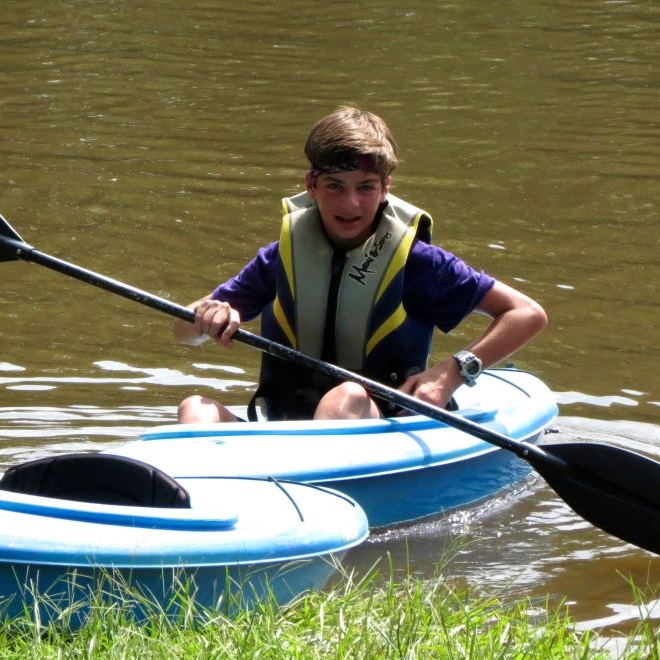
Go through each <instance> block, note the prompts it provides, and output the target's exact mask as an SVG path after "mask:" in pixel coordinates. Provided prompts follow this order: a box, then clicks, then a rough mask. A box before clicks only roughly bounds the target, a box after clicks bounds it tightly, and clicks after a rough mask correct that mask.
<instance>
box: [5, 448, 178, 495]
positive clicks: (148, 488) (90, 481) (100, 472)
mask: <svg viewBox="0 0 660 660" xmlns="http://www.w3.org/2000/svg"><path fill="white" fill-rule="evenodd" d="M0 489H2V490H9V491H12V492H14V493H22V494H24V495H39V496H41V497H55V498H59V499H63V500H74V501H76V502H93V503H97V504H119V505H125V506H146V507H161V508H190V495H189V494H188V491H186V489H185V488H183V487H182V486H180V485H179V484H178V483H177V482H176V481H175V480H174V479H172V477H170V476H169V475H167V474H165V473H164V472H162V471H161V470H159V469H158V468H155V467H154V466H153V465H148V464H147V463H143V462H142V461H138V460H136V459H133V458H127V457H124V456H113V455H112V454H82V453H80V454H64V455H62V456H50V457H47V458H40V459H37V460H34V461H28V462H27V463H21V464H20V465H15V466H13V467H11V468H9V469H8V470H7V471H6V472H5V474H4V475H3V476H2V479H0Z"/></svg>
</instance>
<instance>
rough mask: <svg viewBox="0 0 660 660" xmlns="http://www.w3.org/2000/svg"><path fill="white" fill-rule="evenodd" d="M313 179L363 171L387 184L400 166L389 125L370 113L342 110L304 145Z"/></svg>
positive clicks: (315, 130)
mask: <svg viewBox="0 0 660 660" xmlns="http://www.w3.org/2000/svg"><path fill="white" fill-rule="evenodd" d="M305 155H306V156H307V158H308V159H309V162H310V164H311V174H312V176H318V175H319V174H329V173H332V172H342V171H349V170H356V169H364V170H367V171H369V172H374V173H376V174H378V175H379V176H380V178H381V179H382V180H383V181H384V180H385V179H386V178H387V177H388V176H389V175H390V174H391V173H392V172H393V171H394V169H395V168H396V166H397V165H398V162H399V149H398V147H397V144H396V142H395V141H394V137H393V136H392V133H391V132H390V129H389V127H388V126H387V124H386V123H385V122H384V121H383V120H382V119H381V118H380V117H379V116H378V115H375V114H373V113H371V112H366V111H363V110H360V109H359V108H357V107H354V106H348V105H345V106H341V107H339V108H337V110H335V111H334V112H332V113H330V114H329V115H327V116H326V117H324V118H323V119H321V120H320V121H319V122H317V123H316V125H315V126H314V128H312V131H311V133H310V134H309V137H308V138H307V142H306V143H305Z"/></svg>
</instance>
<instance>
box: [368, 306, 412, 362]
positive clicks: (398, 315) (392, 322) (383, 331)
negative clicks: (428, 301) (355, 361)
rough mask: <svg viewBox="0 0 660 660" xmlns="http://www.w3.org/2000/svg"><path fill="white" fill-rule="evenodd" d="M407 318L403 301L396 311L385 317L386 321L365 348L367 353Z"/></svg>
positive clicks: (370, 338)
mask: <svg viewBox="0 0 660 660" xmlns="http://www.w3.org/2000/svg"><path fill="white" fill-rule="evenodd" d="M405 320H406V312H405V310H404V309H403V303H401V304H400V305H399V306H398V307H397V308H396V309H395V310H394V312H393V313H392V314H391V315H390V316H389V317H388V318H387V319H385V322H384V323H382V324H381V325H380V327H379V328H378V329H377V330H376V332H374V334H373V335H371V337H369V341H368V342H367V346H366V349H365V354H366V355H369V353H371V351H373V350H374V348H375V347H376V346H377V345H378V343H379V342H380V341H382V340H383V339H385V337H387V335H389V334H390V333H392V332H394V331H395V330H396V329H397V328H398V327H399V326H400V325H401V324H402V323H403V322H404V321H405Z"/></svg>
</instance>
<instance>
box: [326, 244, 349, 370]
mask: <svg viewBox="0 0 660 660" xmlns="http://www.w3.org/2000/svg"><path fill="white" fill-rule="evenodd" d="M345 263H346V252H344V251H343V250H333V252H332V263H331V266H330V284H329V285H328V297H327V303H326V309H325V326H324V328H323V349H322V350H321V359H322V360H324V361H325V362H333V363H334V362H336V361H337V347H336V343H335V325H336V322H337V300H338V298H339V285H340V284H341V276H342V275H343V274H344V264H345Z"/></svg>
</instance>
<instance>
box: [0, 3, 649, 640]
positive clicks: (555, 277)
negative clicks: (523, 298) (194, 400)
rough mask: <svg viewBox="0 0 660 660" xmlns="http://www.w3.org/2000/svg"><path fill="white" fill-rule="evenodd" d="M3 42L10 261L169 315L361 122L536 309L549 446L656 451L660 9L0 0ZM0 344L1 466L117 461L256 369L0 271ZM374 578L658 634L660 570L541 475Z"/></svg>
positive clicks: (1, 204) (146, 320)
mask: <svg viewBox="0 0 660 660" xmlns="http://www.w3.org/2000/svg"><path fill="white" fill-rule="evenodd" d="M0 28H1V32H0V213H2V215H3V216H4V217H5V218H7V219H8V220H9V221H10V222H11V223H12V224H13V225H14V227H15V228H16V229H17V230H18V231H19V233H20V234H21V235H22V236H23V238H24V239H25V241H26V242H29V243H31V244H32V245H34V246H35V247H37V248H38V249H40V250H42V251H44V252H47V253H49V254H53V255H55V256H58V257H60V258H62V259H66V260H68V261H72V262H74V263H77V264H79V265H81V266H84V267H86V268H89V269H92V270H94V271H96V272H100V273H103V274H105V275H109V276H111V277H114V278H116V279H119V280H122V281H124V282H127V283H129V284H132V285H135V286H138V287H140V288H143V289H145V290H147V291H150V292H153V293H155V294H157V295H160V296H163V297H166V298H169V299H171V300H173V301H175V302H178V303H182V304H185V303H188V302H189V301H191V300H193V299H195V298H197V297H198V296H199V295H201V294H204V293H206V292H208V291H209V290H211V289H212V288H213V287H214V286H215V284H216V283H217V282H219V281H221V280H223V279H225V278H226V277H228V276H229V275H231V274H233V273H234V272H235V271H236V270H237V269H238V268H239V267H240V266H241V265H242V264H243V263H245V262H246V261H247V260H248V259H249V258H251V256H252V255H253V254H254V252H255V250H256V249H257V248H258V247H259V246H260V245H262V244H265V243H267V242H270V241H271V240H275V239H276V238H277V236H278V230H279V218H278V216H279V200H280V197H281V196H283V195H284V194H289V193H293V192H296V191H298V190H300V189H301V185H302V176H303V173H304V169H305V166H306V163H305V160H304V156H303V152H302V145H303V143H304V140H305V138H306V136H307V133H308V131H309V129H310V128H311V126H312V124H313V123H314V122H315V121H316V120H317V119H318V118H320V117H321V116H322V115H324V114H326V113H327V112H329V111H330V110H332V109H334V108H335V107H336V106H337V105H339V104H341V103H347V102H349V103H357V104H359V105H361V106H362V107H364V108H367V109H370V110H373V111H375V112H377V113H379V114H381V115H382V116H383V117H385V119H386V120H387V121H388V123H389V124H390V126H391V128H392V129H393V132H394V134H395V135H396V137H397V139H398V142H399V145H400V147H401V150H402V152H403V158H404V162H403V163H402V165H401V166H400V168H399V170H398V171H397V172H396V173H395V178H394V189H393V191H394V192H395V193H396V194H398V195H400V196H402V197H405V198H407V199H409V200H411V201H413V202H415V203H416V204H418V205H420V206H422V207H424V208H426V209H428V210H429V212H430V213H431V214H432V215H433V217H434V220H435V227H434V238H435V240H436V241H437V242H440V243H442V244H443V245H444V246H445V247H447V248H448V249H450V250H452V251H454V252H456V253H457V254H459V255H460V256H462V257H463V258H465V259H466V260H467V261H468V262H470V263H471V264H472V265H474V266H475V267H478V268H482V269H485V270H487V271H489V272H490V273H491V274H493V275H494V276H496V277H498V278H500V279H502V280H503V281H505V282H509V283H511V284H513V285H514V286H516V287H518V288H520V289H522V290H523V291H525V292H526V293H528V294H529V295H531V296H532V297H534V298H536V299H537V300H539V302H541V303H542V304H543V305H544V307H545V308H546V310H547V311H548V313H549V316H550V318H551V325H550V327H549V328H548V329H547V330H546V332H545V333H544V334H543V335H542V336H541V337H540V338H538V339H537V340H536V341H535V342H534V343H533V344H532V345H530V346H528V347H526V348H525V349H524V350H522V351H520V352H519V353H518V354H517V355H516V356H515V359H514V362H515V364H516V365H517V366H520V367H522V368H525V369H529V370H531V371H534V372H535V373H537V374H538V375H539V376H540V377H541V378H542V379H543V380H544V381H545V382H546V383H547V384H548V386H549V387H550V388H551V389H552V390H553V392H555V393H556V396H557V400H558V402H559V406H560V417H559V419H558V420H557V423H556V425H555V426H556V428H557V429H558V430H559V431H560V432H561V434H562V437H564V438H579V439H582V440H589V441H604V442H607V443H610V444H613V445H615V446H620V447H627V448H630V449H633V450H635V451H638V452H640V453H644V454H647V455H650V456H655V457H658V456H660V388H659V386H658V385H659V378H658V369H659V368H660V351H659V349H658V340H657V338H658V330H657V326H658V321H660V314H659V312H660V292H659V290H658V279H659V275H660V267H659V265H658V248H659V247H660V230H659V227H660V224H659V218H658V211H659V208H658V204H659V201H658V199H659V193H660V7H659V6H658V5H657V3H655V2H653V1H652V0H647V1H635V0H631V1H627V0H616V1H615V0H603V1H601V0H571V1H570V2H568V1H567V0H553V1H552V2H550V1H549V0H547V1H545V0H527V1H526V2H524V3H514V2H502V3H499V2H498V3H494V2H489V1H486V0H466V1H465V2H454V1H444V0H441V1H438V2H425V1H422V0H410V1H409V2H392V1H389V0H388V1H385V2H383V1H378V2H377V1H376V0H367V1H365V2H335V3H329V4H327V5H326V4H322V3H312V2H305V1H303V0H286V1H284V2H277V3H275V2H265V1H264V0H256V1H254V2H251V3H239V2H233V1H222V0H190V1H189V2H186V3H181V2H173V1H167V0H151V1H144V0H106V1H105V2H97V1H93V0H75V1H74V0H62V1H61V2H51V3H45V2H41V1H40V0H5V1H4V2H3V5H2V12H1V13H0ZM0 321H1V324H2V325H1V327H2V344H1V349H0V351H1V352H0V467H1V466H6V465H9V464H12V463H16V462H19V461H21V460H25V459H28V458H34V457H36V456H41V455H45V454H49V453H54V452H63V451H72V450H77V449H81V448H84V449H93V448H94V449H95V448H101V447H107V446H112V444H113V443H117V442H120V441H122V440H123V439H126V438H133V437H135V436H136V435H137V434H139V432H140V431H142V430H144V429H147V428H149V427H150V426H151V425H153V424H157V423H168V422H172V421H173V420H174V418H175V406H176V404H177V402H178V400H179V399H180V398H182V396H183V395H184V394H186V393H189V392H193V391H199V392H206V393H209V392H210V393H213V394H214V396H219V397H221V398H223V399H224V400H225V401H226V402H228V403H230V404H233V405H241V404H244V403H245V402H246V400H247V398H248V395H249V392H250V390H251V388H252V386H253V385H254V383H255V380H256V377H257V373H258V364H259V355H258V354H257V353H256V351H255V350H254V349H251V348H249V347H245V346H238V345H237V346H235V347H234V348H233V349H232V350H231V351H228V352H227V351H222V350H221V349H219V348H216V347H215V346H211V345H205V346H204V347H201V348H197V349H189V348H184V347H180V346H176V345H175V344H174V342H173V340H172V338H171V334H170V319H168V318H167V317H165V316H163V315H162V314H159V313H158V312H155V311H153V310H150V309H148V308H146V307H143V306H141V305H138V304H135V303H133V302H129V301H126V300H124V299H122V298H119V297H117V296H113V295H111V294H108V293H106V292H103V291H100V290H98V289H95V288H92V287H91V286H88V285H86V284H82V283H79V282H76V281H75V280H73V279H70V278H67V277H64V276H62V275H59V274H57V273H53V272H52V271H50V270H47V269H45V268H41V267H40V266H36V265H32V264H27V263H25V262H6V263H2V264H0ZM481 327H483V320H470V321H469V322H467V323H465V324H464V325H463V326H462V327H461V328H460V329H459V330H458V331H456V332H454V333H452V335H450V336H447V337H438V339H437V341H436V344H435V346H434V355H436V356H437V357H440V356H442V355H446V354H448V353H449V352H453V351H455V350H457V349H458V348H460V347H462V346H464V345H465V343H467V342H468V341H469V340H470V339H471V338H472V337H473V336H474V335H475V334H476V333H477V332H479V331H480V329H481ZM248 329H251V330H254V331H258V327H256V326H255V327H249V328H248ZM450 532H451V535H452V538H454V537H455V538H457V539H458V541H459V543H460V547H459V549H458V550H457V551H456V552H455V553H454V556H453V557H452V558H451V559H450V560H449V561H448V563H447V564H446V565H445V564H444V562H445V558H446V555H445V553H446V548H447V539H448V534H449V533H450ZM390 560H391V562H392V565H393V566H394V569H395V570H396V571H405V570H412V571H414V572H415V573H418V574H420V575H423V576H426V577H429V578H431V579H433V578H434V576H435V575H436V573H437V569H438V566H439V564H441V565H442V573H443V574H444V575H445V576H447V577H450V578H451V577H455V578H458V579H465V580H467V581H468V582H469V583H470V584H472V585H473V586H474V588H475V589H477V590H482V591H484V592H486V593H496V594H499V595H501V596H502V597H504V598H512V597H517V596H522V595H524V596H530V597H532V599H533V600H534V602H536V603H537V604H538V606H539V608H541V609H542V608H544V607H546V606H557V605H559V604H560V603H562V602H563V603H565V604H567V605H568V606H569V608H570V611H571V613H572V614H573V616H574V617H575V619H576V620H577V621H578V623H579V625H580V626H582V627H584V628H595V629H598V630H600V629H601V628H602V629H604V630H606V631H617V630H621V631H626V630H628V629H629V628H630V626H632V625H634V623H635V622H636V621H638V620H639V618H640V616H644V617H648V618H649V619H650V620H655V619H660V605H659V604H658V588H659V586H660V559H658V558H657V557H655V556H654V555H651V554H650V553H647V552H644V551H642V550H639V549H636V548H634V547H632V546H630V545H626V544H624V543H622V542H620V541H618V540H616V539H613V538H612V537H610V536H608V535H607V534H605V533H604V532H601V531H599V530H596V529H594V528H593V527H592V526H590V525H589V524H587V523H586V522H584V521H583V520H582V519H581V518H579V517H577V516H576V515H575V514H574V513H573V512H572V511H571V510H569V509H568V508H567V507H566V506H565V505H564V504H563V503H562V501H561V500H560V499H559V498H558V497H557V496H556V495H555V494H554V492H553V491H552V490H551V489H550V488H549V487H548V486H547V485H546V484H545V483H544V482H543V480H542V479H541V478H540V477H538V476H534V475H532V476H531V477H530V479H529V480H528V481H527V482H525V483H524V484H520V485H518V486H517V487H515V488H514V489H513V490H512V491H511V492H508V493H504V494H502V495H501V496H500V497H496V498H493V499H492V500H489V501H488V502H486V503H482V504H480V505H479V506H477V507H475V508H473V509H470V510H466V511H460V512H456V513H455V514H453V515H452V516H450V517H449V519H448V520H447V519H444V520H441V521H432V522H429V523H424V524H419V525H416V526H413V527H410V528H406V529H403V530H392V531H389V532H387V533H384V534H379V535H376V536H375V537H373V538H372V539H371V540H370V541H369V542H368V543H367V544H365V545H364V546H362V547H361V548H359V549H356V550H355V551H354V552H352V553H350V554H349V555H348V557H347V559H346V563H347V565H348V566H349V568H350V567H351V566H353V567H357V568H358V569H359V570H363V569H365V568H366V567H368V566H370V565H371V564H372V563H374V562H376V561H380V562H381V566H382V567H383V568H385V570H387V562H388V561H390ZM631 583H634V584H635V585H636V588H637V589H638V590H639V591H640V593H636V590H634V589H633V588H632V587H631ZM546 597H549V598H548V600H547V602H546Z"/></svg>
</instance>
